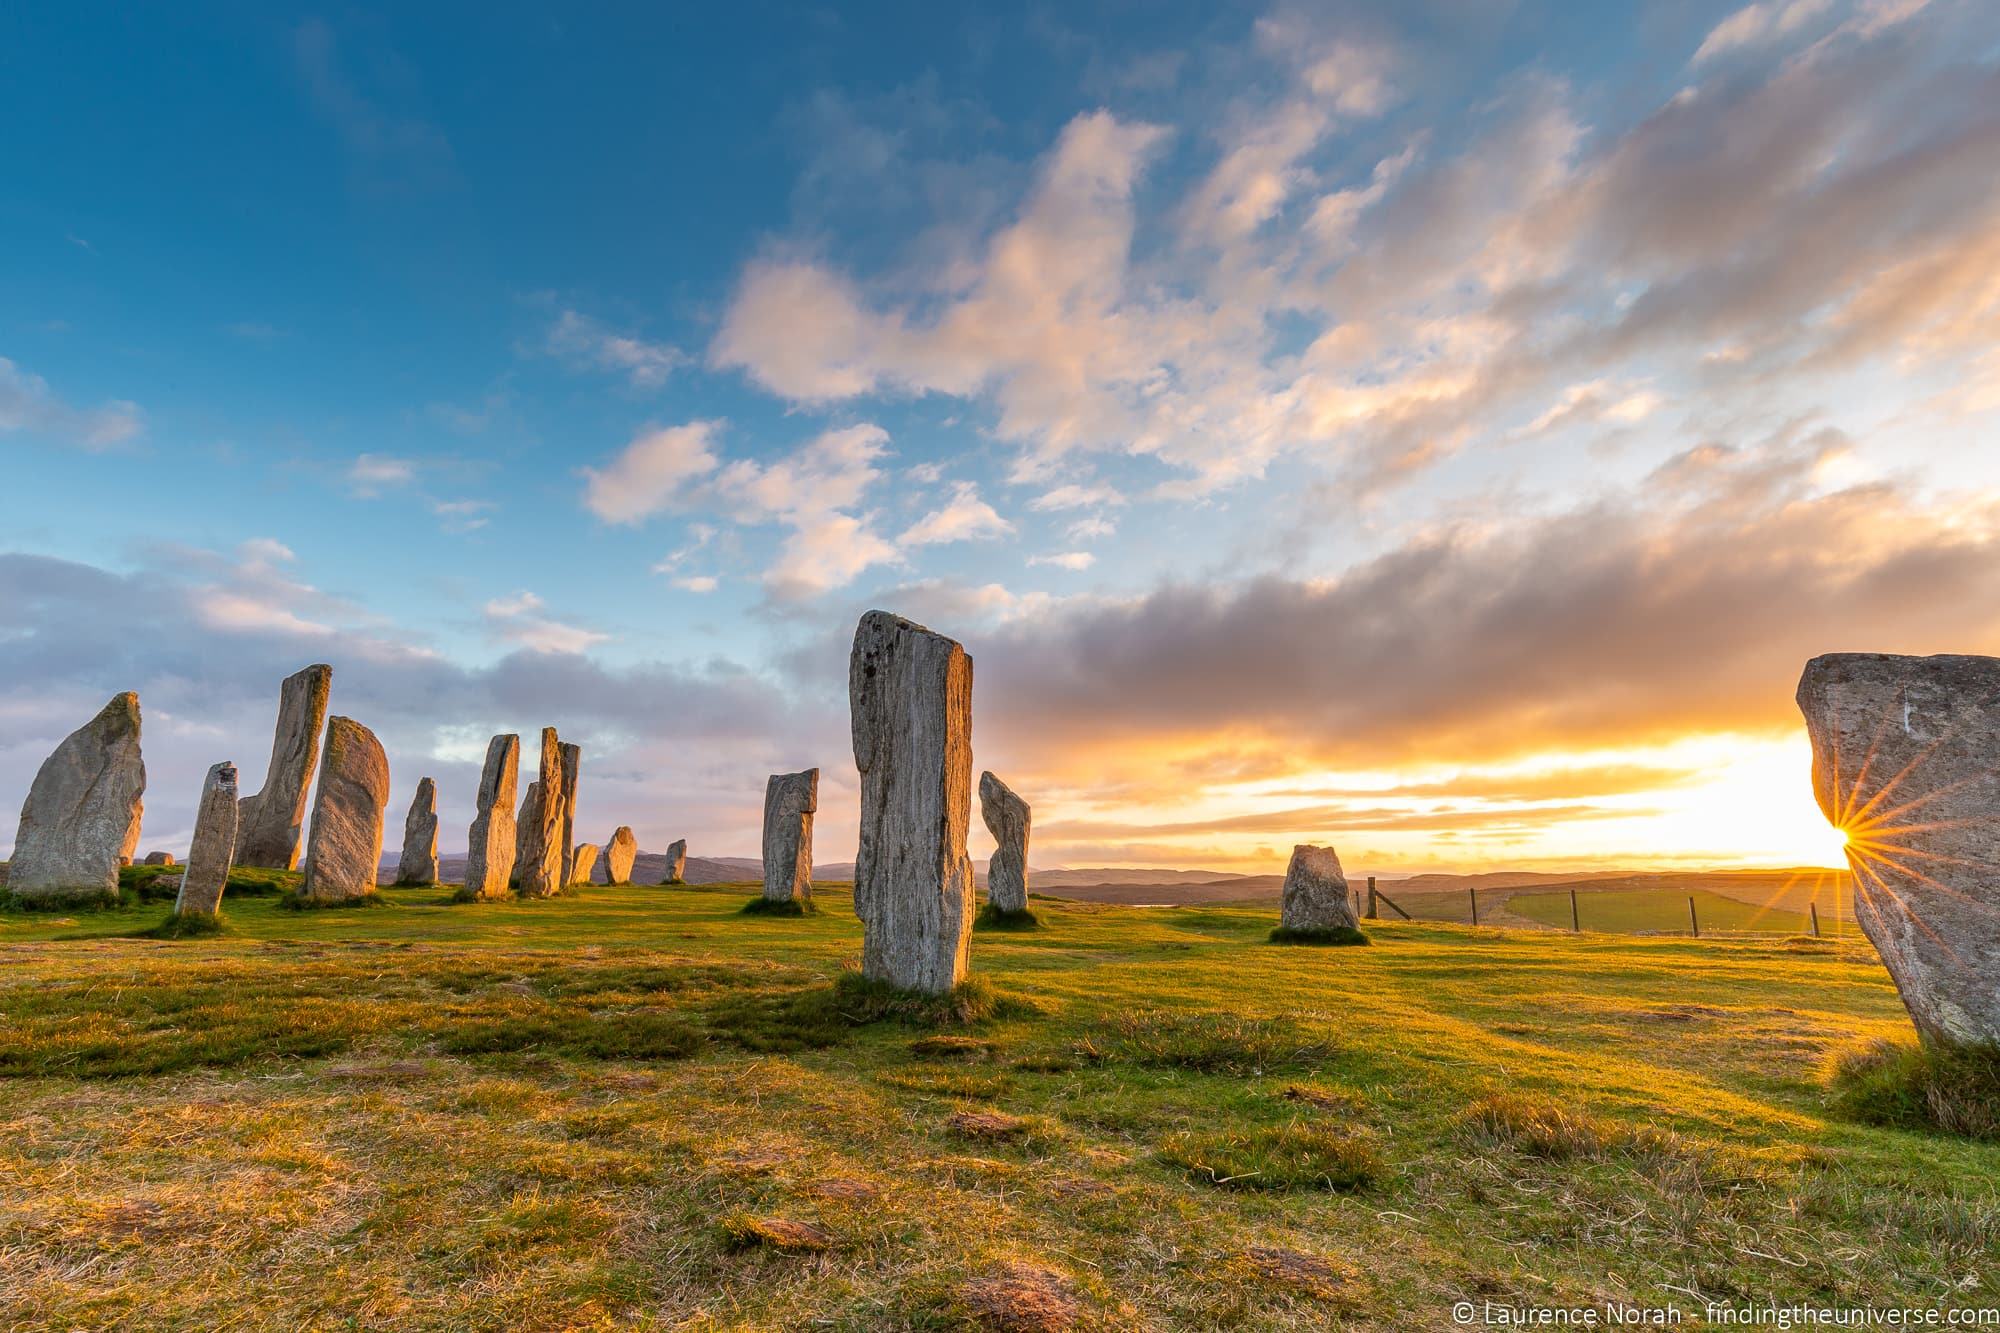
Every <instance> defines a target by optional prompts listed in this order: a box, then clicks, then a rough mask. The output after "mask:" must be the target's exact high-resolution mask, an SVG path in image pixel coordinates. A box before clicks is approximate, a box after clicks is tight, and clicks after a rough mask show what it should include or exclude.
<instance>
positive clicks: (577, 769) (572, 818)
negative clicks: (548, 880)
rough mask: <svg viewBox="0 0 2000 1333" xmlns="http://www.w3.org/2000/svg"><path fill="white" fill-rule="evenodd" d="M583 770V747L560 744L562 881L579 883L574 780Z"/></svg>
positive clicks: (565, 742)
mask: <svg viewBox="0 0 2000 1333" xmlns="http://www.w3.org/2000/svg"><path fill="white" fill-rule="evenodd" d="M582 770H583V747H582V746H581V745H571V744H570V743H569V742H568V741H564V742H563V746H562V882H563V883H565V884H580V883H583V882H584V880H582V879H580V878H578V876H577V873H576V781H577V778H578V776H579V775H580V774H581V772H582Z"/></svg>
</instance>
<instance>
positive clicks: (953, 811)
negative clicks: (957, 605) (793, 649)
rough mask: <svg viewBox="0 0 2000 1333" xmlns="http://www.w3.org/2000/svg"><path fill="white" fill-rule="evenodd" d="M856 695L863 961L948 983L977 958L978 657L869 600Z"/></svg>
mask: <svg viewBox="0 0 2000 1333" xmlns="http://www.w3.org/2000/svg"><path fill="white" fill-rule="evenodd" d="M847 704H848V715H849V721H850V723H851V726H852V729H853V732H854V764H855V767H856V768H858V769H859V770H860V771H861V842H860V846H859V848H858V850H857V852H856V855H855V858H854V908H855V912H856V913H857V914H858V915H859V916H860V917H861V930H862V940H861V972H862V975H864V976H868V977H874V978H876V979H878V980H881V981H886V982H889V983H890V984H891V985H894V986H900V987H902V988H904V989H905V990H916V991H924V992H928V993H930V994H942V993H944V992H945V991H948V990H950V989H951V988H952V987H954V986H956V985H957V984H958V983H959V982H961V981H963V980H965V976H966V972H967V971H968V969H969V968H970V965H971V939H972V934H971V932H972V905H973V883H972V861H971V859H970V858H969V857H967V856H966V854H965V829H966V825H967V823H968V822H969V821H970V818H971V814H972V659H971V658H970V657H968V656H966V653H965V649H964V648H962V647H960V646H959V645H958V643H957V642H956V641H955V640H952V639H948V638H946V637H945V636H944V635H942V634H934V633H932V632H931V631H930V630H927V629H925V628H924V627H923V626H921V625H917V624H913V623H911V622H910V621H907V620H904V619H903V618H902V617H901V616H894V615H890V614H889V613H888V612H886V611H870V612H869V613H868V614H867V615H865V616H863V617H861V623H860V625H859V626H857V627H856V629H855V631H854V651H853V653H852V654H851V655H850V656H849V658H848V663H847Z"/></svg>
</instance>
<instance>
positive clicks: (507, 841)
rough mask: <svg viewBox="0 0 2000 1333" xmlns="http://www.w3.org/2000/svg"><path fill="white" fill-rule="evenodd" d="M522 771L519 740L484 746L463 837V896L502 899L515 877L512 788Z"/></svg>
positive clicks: (496, 739) (499, 739)
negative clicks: (476, 791)
mask: <svg viewBox="0 0 2000 1333" xmlns="http://www.w3.org/2000/svg"><path fill="white" fill-rule="evenodd" d="M520 770H521V738H520V737H519V736H495V737H494V738H493V739H492V740H491V741H488V742H487V744H486V767H485V768H484V769H482V770H481V771H480V774H479V796H478V799H477V804H476V806H475V807H474V810H473V815H472V828H471V830H470V831H469V832H468V833H467V834H466V847H467V851H466V857H465V888H464V890H463V892H464V894H465V896H467V897H469V898H504V897H506V896H507V885H508V882H509V881H510V880H511V879H512V878H513V875H514V784H515V783H516V782H517V781H519V778H520Z"/></svg>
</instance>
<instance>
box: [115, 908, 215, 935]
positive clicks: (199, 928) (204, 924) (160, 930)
mask: <svg viewBox="0 0 2000 1333" xmlns="http://www.w3.org/2000/svg"><path fill="white" fill-rule="evenodd" d="M230 933H231V931H230V929H229V923H228V922H227V921H224V920H223V919H222V914H221V913H219V912H169V913H168V914H167V919H166V920H164V921H162V922H160V924H159V925H157V926H154V927H152V928H151V929H149V930H141V931H137V932H135V935H134V938H137V939H142V940H192V939H200V938H203V937H204V936H211V935H228V934H230Z"/></svg>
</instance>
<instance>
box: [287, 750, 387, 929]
mask: <svg viewBox="0 0 2000 1333" xmlns="http://www.w3.org/2000/svg"><path fill="white" fill-rule="evenodd" d="M388 804H389V757H388V756H387V755H385V754H384V753H383V752H382V742H380V741H378V740H376V739H375V733H374V732H372V731H370V730H368V728H366V727H364V726H362V725H361V724H360V723H359V722H356V721H355V720H354V719H353V718H348V717H330V718H328V719H327V720H326V745H325V747H324V749H323V750H322V752H321V755H320V774H319V793H318V795H317V796H316V797H315V798H314V800H313V813H312V832H311V834H310V836H309V837H308V839H307V842H306V863H305V876H306V877H305V882H304V884H302V885H301V886H300V888H299V896H300V897H301V898H303V899H304V900H305V901H307V902H309V903H315V904H320V905H325V904H330V903H343V902H352V901H354V900H355V899H357V898H365V897H367V896H368V895H369V894H371V893H373V892H375V876H376V874H377V872H378V871H379V870H380V869H381V865H382V815H383V812H384V810H385V809H386V808H387V807H388Z"/></svg>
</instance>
